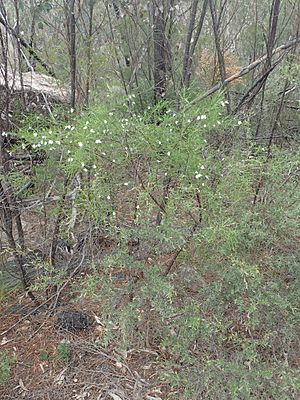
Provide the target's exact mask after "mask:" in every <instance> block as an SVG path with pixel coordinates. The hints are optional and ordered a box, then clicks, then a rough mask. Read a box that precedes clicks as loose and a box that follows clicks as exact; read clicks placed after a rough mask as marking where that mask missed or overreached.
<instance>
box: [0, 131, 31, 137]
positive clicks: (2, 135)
mask: <svg viewBox="0 0 300 400" xmlns="http://www.w3.org/2000/svg"><path fill="white" fill-rule="evenodd" d="M3 133H4V132H3ZM3 133H2V136H4V135H3ZM33 136H34V137H37V133H36V132H34V134H33Z"/></svg>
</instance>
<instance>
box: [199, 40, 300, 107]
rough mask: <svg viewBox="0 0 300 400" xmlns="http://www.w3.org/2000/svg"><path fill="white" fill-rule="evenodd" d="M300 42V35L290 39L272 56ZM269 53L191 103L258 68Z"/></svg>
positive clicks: (204, 97)
mask: <svg viewBox="0 0 300 400" xmlns="http://www.w3.org/2000/svg"><path fill="white" fill-rule="evenodd" d="M299 42H300V37H297V38H296V39H293V40H289V41H288V42H286V43H285V44H282V45H281V46H279V47H277V48H276V49H274V50H273V52H272V56H274V55H275V54H278V53H281V52H282V51H285V50H289V49H290V48H291V47H293V46H295V45H296V44H297V43H299ZM268 57H269V56H268V54H265V55H264V56H262V57H260V58H258V59H257V60H255V61H253V62H252V63H251V64H249V65H247V66H246V67H242V68H241V69H240V70H239V71H238V72H236V73H235V74H233V75H231V76H229V77H228V78H226V79H225V80H224V82H222V81H221V82H219V83H217V84H216V85H215V86H213V87H212V88H211V89H209V90H208V91H207V92H206V93H205V94H204V95H203V96H201V97H200V98H199V97H198V98H196V99H194V100H193V101H192V102H191V104H193V103H196V102H198V101H201V100H204V99H206V98H207V97H209V96H211V95H212V94H214V93H215V92H217V91H218V90H220V89H222V88H224V87H225V86H227V85H229V83H231V82H234V81H236V80H237V79H239V78H241V77H242V76H244V75H246V74H248V73H249V72H251V71H253V70H254V69H255V68H257V67H258V66H259V65H260V64H261V63H263V62H264V61H266V60H267V58H268Z"/></svg>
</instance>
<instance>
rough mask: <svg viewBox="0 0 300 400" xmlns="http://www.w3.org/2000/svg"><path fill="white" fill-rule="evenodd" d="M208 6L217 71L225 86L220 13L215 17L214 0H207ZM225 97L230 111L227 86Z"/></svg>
mask: <svg viewBox="0 0 300 400" xmlns="http://www.w3.org/2000/svg"><path fill="white" fill-rule="evenodd" d="M209 6H210V13H211V19H212V25H213V32H214V39H215V46H216V51H217V57H218V66H219V72H220V77H221V82H222V85H223V86H224V88H225V80H226V66H225V59H224V52H223V50H222V47H221V40H220V22H221V21H220V18H221V13H220V17H219V18H218V17H217V11H216V5H215V1H214V0H209ZM225 97H226V100H227V103H226V107H227V111H228V113H230V112H231V109H230V96H229V90H228V88H225Z"/></svg>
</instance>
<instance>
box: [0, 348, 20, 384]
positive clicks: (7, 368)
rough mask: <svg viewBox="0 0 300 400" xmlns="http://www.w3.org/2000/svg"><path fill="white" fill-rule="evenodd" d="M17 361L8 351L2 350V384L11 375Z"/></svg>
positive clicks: (0, 368) (0, 370) (0, 359)
mask: <svg viewBox="0 0 300 400" xmlns="http://www.w3.org/2000/svg"><path fill="white" fill-rule="evenodd" d="M15 361H16V359H15V357H13V356H10V355H9V354H8V352H7V351H1V352H0V385H4V384H5V383H6V381H7V380H8V379H9V377H10V373H11V366H12V364H13V363H14V362H15Z"/></svg>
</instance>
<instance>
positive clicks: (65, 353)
mask: <svg viewBox="0 0 300 400" xmlns="http://www.w3.org/2000/svg"><path fill="white" fill-rule="evenodd" d="M56 351H57V357H58V360H59V361H61V362H62V363H68V362H69V361H70V357H71V349H70V343H69V342H68V341H67V340H63V341H61V342H60V343H59V344H58V345H57V347H56Z"/></svg>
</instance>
